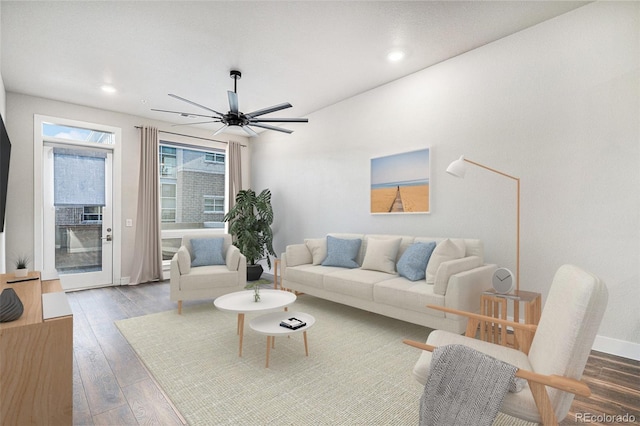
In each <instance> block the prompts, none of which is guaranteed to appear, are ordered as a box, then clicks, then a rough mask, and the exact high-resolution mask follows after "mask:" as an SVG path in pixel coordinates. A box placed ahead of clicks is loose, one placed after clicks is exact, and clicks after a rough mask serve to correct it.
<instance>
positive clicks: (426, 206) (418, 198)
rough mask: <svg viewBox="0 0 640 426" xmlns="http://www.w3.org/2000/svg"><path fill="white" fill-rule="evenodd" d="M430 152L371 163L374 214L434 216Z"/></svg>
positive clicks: (426, 149) (414, 152)
mask: <svg viewBox="0 0 640 426" xmlns="http://www.w3.org/2000/svg"><path fill="white" fill-rule="evenodd" d="M430 151H431V150H430V148H424V149H419V150H415V151H408V152H402V153H398V154H392V155H386V156H383V157H376V158H372V159H371V181H370V182H371V186H370V201H371V202H370V212H371V214H415V213H419V214H428V213H430V212H431V202H430V196H429V194H430V192H431V191H430V175H431V167H430V165H431V160H430V158H431V152H430Z"/></svg>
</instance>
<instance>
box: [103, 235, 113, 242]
mask: <svg viewBox="0 0 640 426" xmlns="http://www.w3.org/2000/svg"><path fill="white" fill-rule="evenodd" d="M101 239H103V240H107V241H112V238H111V234H108V235H107V236H106V237H102V238H101Z"/></svg>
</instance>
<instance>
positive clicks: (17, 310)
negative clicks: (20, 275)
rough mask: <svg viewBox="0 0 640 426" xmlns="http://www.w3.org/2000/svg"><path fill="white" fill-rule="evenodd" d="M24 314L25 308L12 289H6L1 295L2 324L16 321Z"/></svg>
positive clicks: (0, 311)
mask: <svg viewBox="0 0 640 426" xmlns="http://www.w3.org/2000/svg"><path fill="white" fill-rule="evenodd" d="M23 312H24V306H22V302H21V301H20V298H19V297H18V295H17V294H16V292H15V291H14V290H13V289H12V288H5V289H4V290H2V293H1V294H0V322H10V321H15V320H17V319H18V318H20V316H22V313H23Z"/></svg>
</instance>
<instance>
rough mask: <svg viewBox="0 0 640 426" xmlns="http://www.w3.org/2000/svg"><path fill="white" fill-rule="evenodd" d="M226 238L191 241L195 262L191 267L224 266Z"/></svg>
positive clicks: (192, 262) (193, 261)
mask: <svg viewBox="0 0 640 426" xmlns="http://www.w3.org/2000/svg"><path fill="white" fill-rule="evenodd" d="M223 244H224V238H194V239H192V240H191V249H192V251H193V260H192V261H191V266H205V265H224V264H225V262H224V257H223V256H222V246H223Z"/></svg>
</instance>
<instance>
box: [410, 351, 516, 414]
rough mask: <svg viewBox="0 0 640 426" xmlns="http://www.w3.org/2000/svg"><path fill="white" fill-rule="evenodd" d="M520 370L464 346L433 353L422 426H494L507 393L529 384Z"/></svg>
mask: <svg viewBox="0 0 640 426" xmlns="http://www.w3.org/2000/svg"><path fill="white" fill-rule="evenodd" d="M517 370H518V369H517V368H516V367H515V366H513V365H511V364H507V363H506V362H503V361H500V360H498V359H495V358H493V357H490V356H489V355H486V354H483V353H482V352H478V351H476V350H475V349H472V348H469V347H468V346H464V345H446V346H441V347H439V348H437V349H436V350H435V351H434V352H433V357H432V360H431V372H430V374H429V378H428V379H427V384H426V385H425V387H424V393H423V395H422V398H421V399H420V425H421V426H443V425H446V426H454V425H463V426H467V425H474V426H482V425H487V426H491V425H492V424H493V421H494V420H495V418H496V416H497V415H498V410H499V409H500V406H501V405H502V401H503V399H504V396H505V395H506V393H507V391H511V392H519V391H520V390H521V389H522V388H523V387H524V384H525V383H526V381H525V380H523V379H519V378H516V377H515V374H516V371H517Z"/></svg>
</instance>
